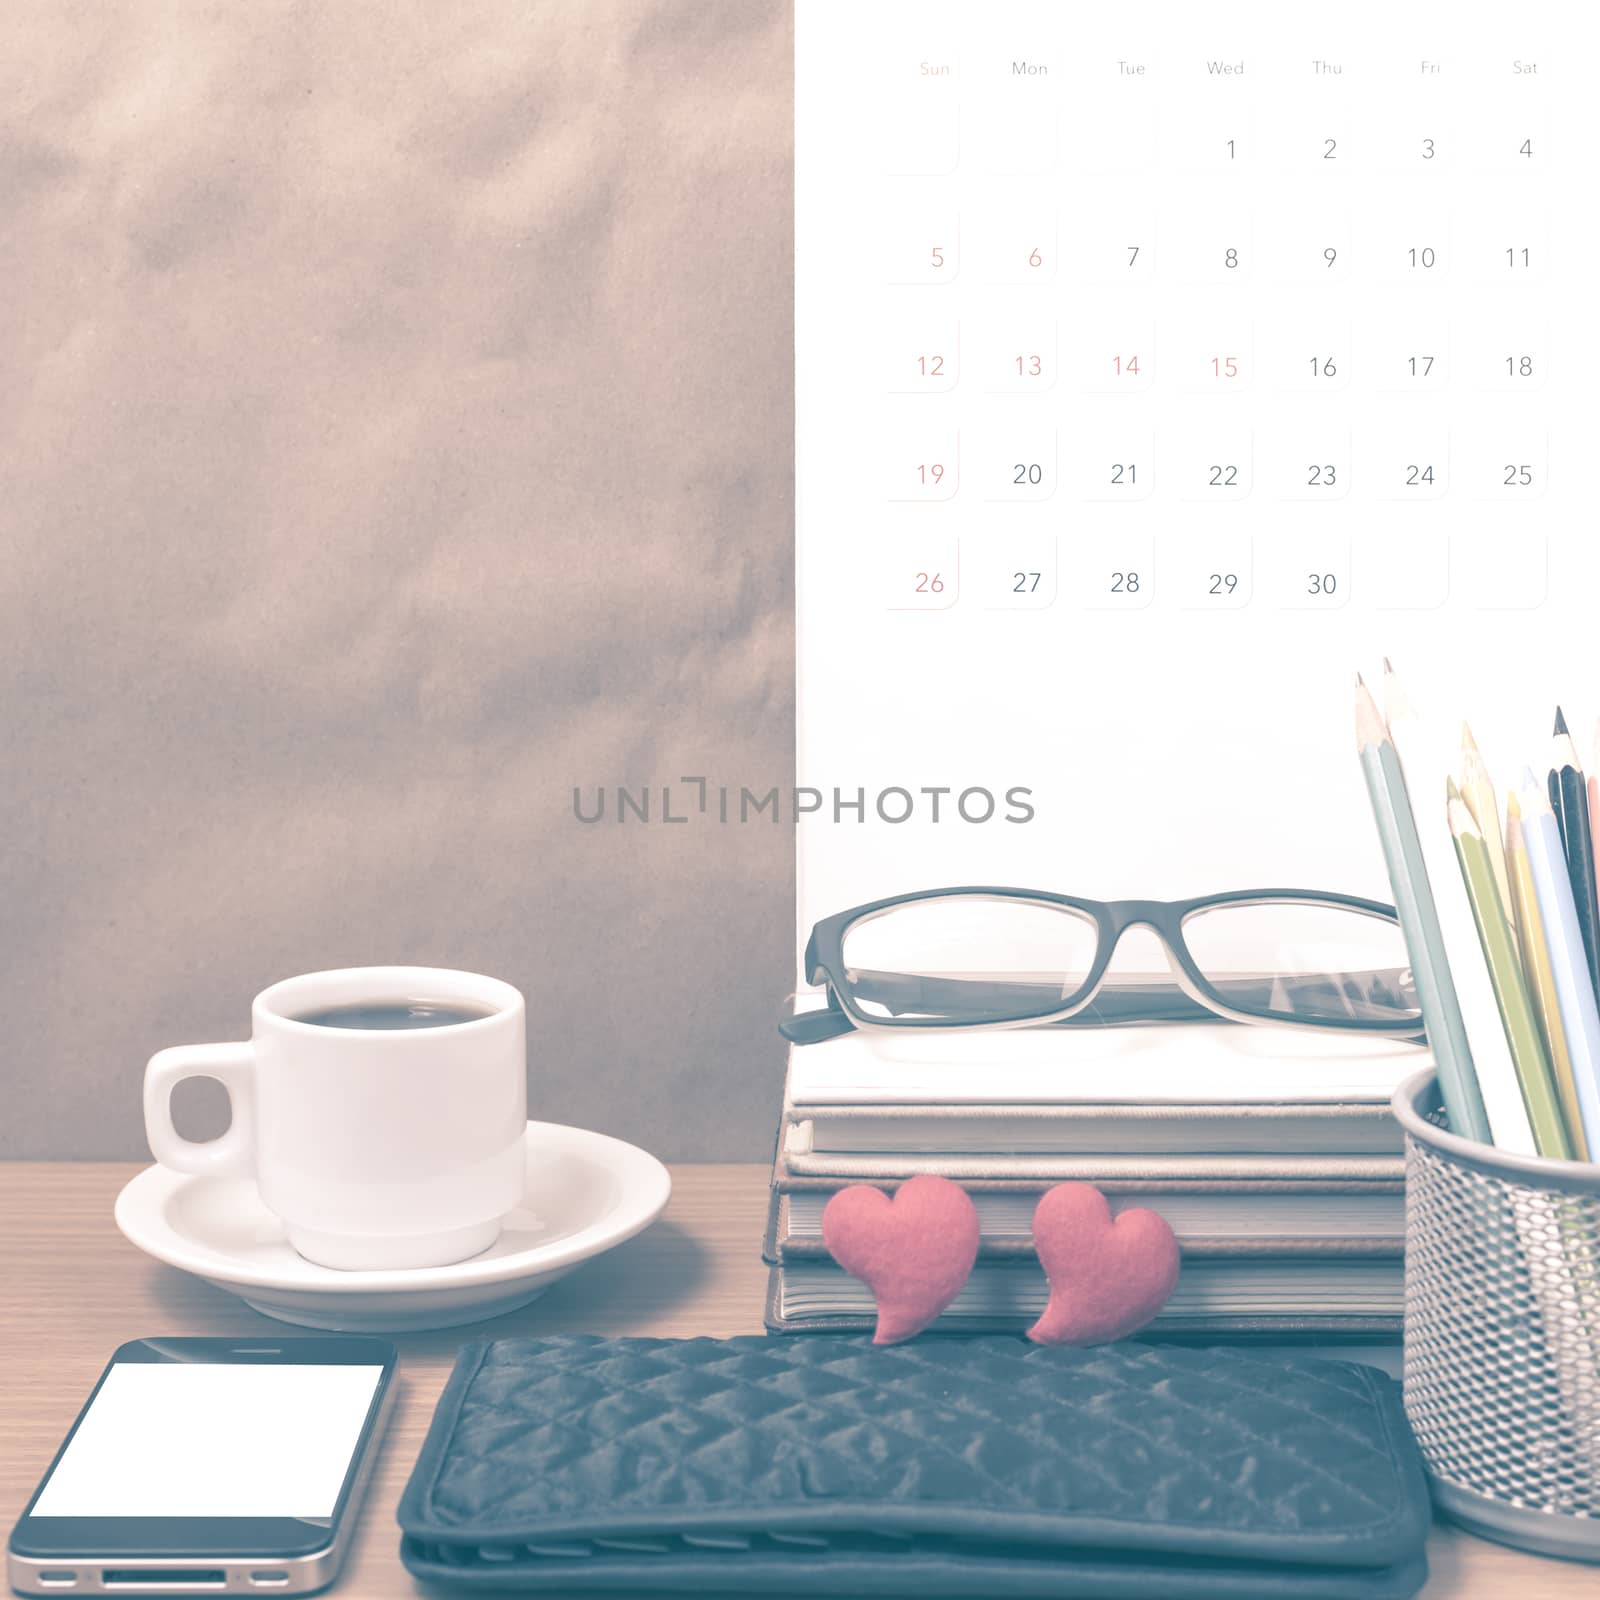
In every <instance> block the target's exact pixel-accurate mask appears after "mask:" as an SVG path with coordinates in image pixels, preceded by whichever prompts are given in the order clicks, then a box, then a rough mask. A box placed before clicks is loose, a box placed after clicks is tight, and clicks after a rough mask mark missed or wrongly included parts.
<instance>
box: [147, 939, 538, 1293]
mask: <svg viewBox="0 0 1600 1600" xmlns="http://www.w3.org/2000/svg"><path fill="white" fill-rule="evenodd" d="M417 999H427V1000H431V1001H436V1002H438V1003H440V1004H441V1005H446V1006H452V1005H453V1006H460V1007H462V1008H463V1009H472V1010H477V1011H482V1012H485V1013H487V1014H486V1015H483V1016H479V1017H474V1018H473V1019H472V1020H470V1021H465V1022H457V1023H451V1024H449V1025H447V1026H443V1027H438V1026H435V1027H417V1028H399V1029H376V1028H359V1027H357V1028H352V1027H329V1026H325V1025H322V1024H319V1023H312V1022H306V1021H303V1020H300V1019H301V1018H303V1017H305V1016H306V1015H307V1014H308V1013H314V1012H319V1011H324V1010H327V1009H329V1008H332V1007H338V1006H350V1005H358V1004H362V1003H377V1004H380V1005H382V1004H385V1003H399V1002H405V1001H411V1000H417ZM251 1019H252V1026H251V1037H250V1041H249V1043H247V1044H190V1045H179V1046H177V1047H176V1048H174V1049H170V1050H162V1051H160V1052H159V1053H158V1054H156V1055H154V1056H152V1057H151V1058H150V1064H149V1066H148V1067H147V1068H146V1069H145V1078H144V1125H145V1134H146V1136H147V1137H148V1139H149V1141H150V1149H151V1151H152V1152H153V1153H154V1155H155V1158H156V1160H157V1161H159V1162H160V1163H161V1165H162V1166H164V1167H171V1168H172V1169H173V1170H175V1171H177V1172H187V1173H194V1174H198V1175H201V1176H205V1177H234V1176H253V1177H254V1178H255V1181H256V1184H257V1186H258V1187H259V1189H260V1192H261V1199H262V1201H263V1202H264V1203H265V1205H266V1206H267V1209H268V1210H270V1211H272V1212H274V1213H276V1215H277V1216H278V1217H280V1218H281V1219H282V1221H283V1223H284V1226H285V1228H286V1230H287V1232H288V1236H289V1242H290V1243H291V1244H292V1245H293V1246H294V1248H295V1249H296V1250H298V1251H299V1252H300V1254H301V1255H303V1256H305V1257H306V1259H307V1260H309V1261H315V1262H317V1263H319V1264H320V1265H322V1266H327V1267H347V1268H360V1267H437V1266H444V1265H446V1264H447V1263H449V1262H452V1261H464V1260H465V1259H466V1258H467V1257H468V1256H473V1255H476V1254H477V1253H478V1252H479V1251H480V1250H486V1249H488V1247H489V1246H490V1245H491V1244H493V1243H494V1241H495V1240H496V1239H497V1238H498V1237H499V1234H500V1226H501V1222H502V1221H503V1219H504V1218H505V1216H506V1214H507V1213H508V1212H509V1211H511V1210H512V1209H513V1208H515V1207H516V1206H518V1205H520V1204H521V1203H522V1197H523V1192H524V1178H525V1173H524V1154H523V1149H524V1146H523V1137H524V1134H525V1132H526V1129H527V1123H528V1092H527V1080H526V1062H527V1046H526V1010H525V1008H524V1006H523V1002H522V996H521V995H520V994H519V993H518V992H517V991H516V990H515V989H514V988H512V986H511V985H510V984H509V983H501V982H499V981H498V980H497V979H494V978H484V977H479V976H478V975H477V974H475V973H471V972H451V971H448V970H446V969H444V968H438V967H347V968H345V969H343V970H341V971H337V972H313V973H310V974H308V975H307V976H305V977H302V978H287V979H285V980H284V981H283V982H282V983H275V984H273V985H272V987H271V988H270V989H263V990H262V991H261V993H260V994H258V995H257V996H256V998H255V1001H254V1002H253V1004H252V1006H251ZM191 1077H206V1078H216V1079H218V1080H219V1081H220V1082H221V1083H222V1085H223V1087H224V1088H225V1089H226V1090H227V1092H228V1099H229V1101H230V1102H231V1104H232V1108H233V1121H232V1123H231V1124H230V1126H229V1128H228V1131H227V1132H226V1133H225V1134H223V1135H222V1137H221V1138H220V1139H214V1140H211V1141H210V1142H208V1143H197V1142H195V1141H194V1140H192V1139H185V1138H184V1137H183V1136H182V1135H181V1134H179V1133H178V1131H177V1130H176V1129H175V1128H174V1127H173V1125H172V1104H171V1102H172V1090H173V1087H174V1086H175V1085H176V1084H178V1083H179V1082H181V1081H182V1080H183V1079H184V1078H191Z"/></svg>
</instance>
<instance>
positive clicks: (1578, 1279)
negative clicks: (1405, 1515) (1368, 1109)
mask: <svg viewBox="0 0 1600 1600" xmlns="http://www.w3.org/2000/svg"><path fill="white" fill-rule="evenodd" d="M1394 1112H1395V1115H1396V1117H1398V1118H1399V1120H1400V1125H1401V1127H1402V1128H1404V1130H1405V1135H1406V1316H1405V1329H1406V1334H1405V1338H1406V1345H1405V1403H1406V1415H1407V1416H1408V1417H1409V1418H1410V1420H1411V1426H1412V1429H1413V1430H1414V1431H1415V1433H1416V1436H1417V1441H1418V1443H1419V1444H1420V1445H1421V1447H1422V1456H1423V1460H1424V1461H1425V1462H1426V1464H1427V1468H1428V1475H1429V1478H1430V1480H1431V1483H1432V1488H1433V1494H1434V1499H1435V1501H1436V1502H1437V1504H1438V1505H1439V1507H1440V1509H1441V1510H1443V1511H1444V1512H1446V1513H1447V1514H1448V1515H1449V1516H1450V1517H1452V1518H1454V1519H1455V1520H1456V1521H1457V1522H1460V1523H1462V1524H1464V1525H1465V1526H1467V1527H1469V1528H1471V1529H1472V1530H1473V1531H1474V1532H1475V1533H1481V1534H1484V1535H1485V1536H1487V1537H1488V1538H1491V1539H1498V1540H1500V1541H1501V1542H1503V1543H1505V1544H1512V1545H1517V1546H1519V1547H1520V1548H1522V1549H1525V1550H1535V1551H1538V1552H1539V1553H1540V1554H1542V1555H1555V1556H1565V1557H1568V1558H1569V1559H1578V1560H1587V1561H1600V1166H1597V1165H1594V1164H1592V1163H1589V1162H1576V1161H1545V1160H1541V1159H1537V1158H1534V1157H1524V1156H1512V1155H1506V1154H1505V1153H1504V1152H1502V1151H1498V1150H1495V1149H1492V1148H1490V1147H1489V1146H1487V1145H1482V1144H1477V1143H1473V1142H1470V1141H1468V1140H1466V1139H1461V1138H1457V1137H1456V1136H1455V1135H1453V1134H1451V1133H1448V1132H1446V1131H1445V1128H1444V1114H1443V1112H1442V1110H1441V1109H1440V1098H1439V1088H1438V1083H1437V1081H1436V1078H1435V1075H1434V1073H1433V1070H1432V1069H1431V1068H1429V1069H1428V1070H1427V1071H1424V1072H1419V1073H1417V1074H1416V1075H1415V1076H1413V1077H1410V1078H1408V1079H1407V1080H1406V1081H1405V1082H1404V1083H1402V1084H1401V1085H1400V1087H1399V1088H1398V1089H1397V1090H1396V1091H1395V1096H1394Z"/></svg>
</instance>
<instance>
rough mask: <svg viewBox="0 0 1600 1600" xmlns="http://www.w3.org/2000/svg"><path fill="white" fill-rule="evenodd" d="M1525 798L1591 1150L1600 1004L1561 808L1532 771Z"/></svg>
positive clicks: (1597, 1126)
mask: <svg viewBox="0 0 1600 1600" xmlns="http://www.w3.org/2000/svg"><path fill="white" fill-rule="evenodd" d="M1521 802H1522V838H1523V843H1524V844H1525V845H1526V846H1527V851H1528V866H1529V869H1530V871H1531V872H1532V874H1533V888H1534V894H1535V897H1536V898H1537V899H1538V902H1539V920H1540V921H1541V922H1542V923H1543V924H1544V936H1545V942H1546V944H1547V945H1548V946H1549V950H1550V970H1551V972H1552V973H1553V974H1554V975H1555V981H1556V998H1557V1001H1558V1002H1559V1004H1560V1007H1561V1025H1562V1027H1563V1028H1565V1029H1566V1033H1567V1050H1568V1052H1569V1054H1570V1055H1571V1058H1572V1082H1573V1087H1574V1090H1575V1091H1576V1094H1577V1099H1578V1108H1579V1115H1580V1118H1581V1120H1582V1124H1583V1137H1584V1141H1585V1143H1587V1145H1588V1146H1589V1149H1590V1150H1591V1151H1595V1150H1600V1008H1597V1007H1596V1004H1595V993H1594V985H1593V984H1592V983H1591V982H1590V981H1589V964H1588V960H1587V957H1586V956H1585V954H1584V949H1583V934H1582V933H1581V931H1580V930H1579V927H1578V909H1577V905H1576V903H1575V901H1574V899H1573V894H1572V880H1571V879H1570V878H1569V877H1568V876H1567V858H1566V852H1565V851H1564V850H1563V848H1562V844H1561V833H1560V830H1559V829H1558V828H1557V827H1556V818H1555V813H1554V812H1553V811H1552V810H1551V809H1550V802H1549V800H1548V799H1547V798H1546V796H1545V794H1544V792H1543V791H1542V790H1541V789H1540V788H1539V785H1538V783H1537V782H1536V781H1535V779H1534V776H1533V773H1532V772H1531V771H1529V772H1525V773H1524V774H1523V776H1522V795H1521Z"/></svg>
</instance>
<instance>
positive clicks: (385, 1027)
mask: <svg viewBox="0 0 1600 1600" xmlns="http://www.w3.org/2000/svg"><path fill="white" fill-rule="evenodd" d="M493 1015H494V1012H493V1011H492V1010H485V1009H484V1008H483V1007H482V1006H471V1005H463V1004H462V1003H461V1002H460V1001H458V1000H356V1001H353V1002H352V1003H351V1004H349V1005H343V1006H324V1007H322V1008H321V1009H320V1010H317V1011H301V1012H298V1013H297V1014H296V1015H295V1018H294V1020H295V1021H296V1022H309V1023H310V1024H311V1025H312V1027H314V1028H368V1029H376V1030H378V1031H380V1032H386V1033H400V1032H404V1031H406V1030H408V1029H412V1028H450V1027H454V1026H455V1024H456V1023H458V1022H481V1021H482V1020H483V1019H484V1018H485V1017H492V1016H493Z"/></svg>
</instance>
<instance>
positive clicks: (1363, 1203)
mask: <svg viewBox="0 0 1600 1600" xmlns="http://www.w3.org/2000/svg"><path fill="white" fill-rule="evenodd" d="M1426 1061H1427V1055H1426V1052H1425V1051H1423V1050H1422V1049H1421V1048H1420V1047H1418V1046H1416V1045H1413V1044H1407V1043H1402V1042H1398V1041H1394V1040H1373V1039H1363V1038H1352V1037H1350V1036H1349V1035H1345V1034H1338V1033H1311V1032H1299V1031H1294V1030H1286V1029H1281V1028H1272V1027H1260V1028H1253V1027H1242V1026H1236V1025H1231V1024H1226V1023H1217V1024H1214V1025H1213V1024H1204V1023H1201V1024H1191V1025H1179V1026H1174V1025H1169V1026H1161V1027H1141V1028H1082V1029H1077V1028H1039V1029H1031V1030H1015V1031H1008V1032H999V1033H987V1034H985V1033H978V1034H973V1033H965V1034H960V1035H956V1034H948V1035H938V1034H932V1033H912V1032H909V1031H908V1032H907V1033H904V1034H898V1033H896V1034H890V1033H883V1032H874V1033H871V1034H867V1033H853V1034H847V1035H845V1036H844V1037H842V1038H838V1039H833V1040H830V1041H828V1042H826V1043H823V1044H813V1045H804V1046H794V1047H793V1048H791V1050H790V1055H789V1069H788V1077H787V1085H786V1090H785V1095H784V1107H783V1118H782V1123H781V1125H780V1127H779V1131H778V1141H777V1155H776V1160H775V1164H774V1169H773V1180H772V1203H771V1209H770V1213H769V1219H768V1228H767V1235H766V1241H765V1256H766V1259H767V1262H768V1264H769V1265H770V1267H771V1275H770V1288H769V1293H768V1303H767V1325H768V1327H769V1328H770V1329H772V1330H773V1331H774V1332H801V1331H808V1330H821V1329H827V1330H830V1331H831V1330H839V1329H855V1328H870V1327H871V1326H872V1323H873V1303H872V1297H871V1294H870V1293H869V1291H868V1290H867V1288H866V1286H865V1284H862V1283H860V1282H858V1281H857V1280H856V1279H854V1278H852V1277H850V1276H849V1275H848V1274H846V1273H845V1272H844V1271H843V1270H842V1269H841V1268H840V1267H838V1266H837V1265H836V1264H835V1263H834V1262H833V1260H832V1259H831V1257H830V1256H829V1255H828V1252H827V1249H826V1247H825V1245H824V1244H823V1240H822V1212H823V1208H824V1207H825V1206H826V1205H827V1202H828V1199H829V1197H830V1196H831V1195H832V1194H833V1193H835V1192H836V1191H837V1190H839V1189H842V1188H846V1187H848V1186H849V1185H850V1184H853V1183H871V1184H876V1185H879V1186H880V1187H882V1188H885V1189H890V1190H892V1189H893V1188H894V1187H895V1186H896V1185H897V1184H898V1183H900V1182H901V1181H903V1180H904V1179H906V1178H910V1177H913V1176H915V1175H916V1174H918V1173H924V1172H933V1173H939V1174H941V1175H942V1176H944V1177H948V1178H951V1179H954V1180H955V1181H956V1182H958V1183H960V1184H961V1185H962V1186H963V1187H964V1188H965V1189H966V1190H967V1191H968V1192H969V1193H970V1194H971V1195H972V1198H973V1201H974V1203H975V1204H976V1206H977V1211H978V1218H979V1222H980V1226H981V1235H982V1242H981V1245H980V1248H979V1255H978V1262H977V1265H976V1267H975V1268H974V1269H973V1273H972V1276H971V1278H970V1280H969V1281H968V1283H967V1285H966V1286H965V1288H963V1289H962V1291H961V1293H960V1295H959V1296H958V1297H957V1299H956V1300H955V1301H954V1303H953V1304H952V1305H951V1307H950V1308H949V1310H948V1311H947V1312H946V1313H945V1315H944V1316H943V1317H942V1318H941V1319H940V1321H939V1323H938V1324H936V1326H937V1327H940V1328H946V1329H950V1330H960V1331H1011V1330H1020V1329H1023V1328H1026V1327H1027V1326H1028V1325H1029V1324H1030V1323H1031V1322H1032V1321H1033V1320H1034V1319H1035V1318H1036V1317H1037V1316H1038V1315H1039V1313H1040V1312H1041V1311H1042V1310H1043V1308H1044V1303H1045V1297H1046V1285H1045V1279H1044V1274H1043V1271H1042V1269H1041V1268H1040V1266H1039V1264H1038V1260H1037V1258H1036V1256H1035V1254H1034V1250H1033V1245H1032V1240H1031V1223H1032V1217H1033V1208H1034V1206H1035V1205H1036V1204H1037V1202H1038V1199H1039V1196H1040V1195H1041V1194H1043V1193H1044V1191H1045V1190H1046V1189H1048V1188H1049V1187H1050V1186H1051V1185H1052V1184H1055V1183H1059V1182H1062V1181H1063V1180H1066V1179H1078V1180H1082V1181H1085V1182H1088V1183H1092V1184H1094V1185H1095V1186H1096V1187H1097V1188H1099V1189H1100V1190H1101V1191H1102V1192H1103V1193H1104V1194H1105V1195H1106V1196H1107V1198H1108V1199H1109V1200H1110V1202H1111V1206H1112V1210H1113V1211H1114V1212H1115V1211H1121V1210H1124V1209H1126V1208H1128V1207H1130V1206H1147V1207H1149V1208H1150V1209H1152V1210H1155V1211H1159V1212H1160V1213H1161V1214H1162V1215H1163V1216H1164V1217H1165V1218H1166V1219H1167V1221H1168V1222H1169V1223H1170V1224H1171V1226H1172V1229H1173V1231H1174V1233H1175V1234H1176V1235H1177V1238H1178V1242H1179V1244H1180V1246H1181V1247H1182V1250H1183V1271H1182V1274H1181V1277H1180V1280H1179V1283H1178V1287H1177V1289H1176V1291H1175V1293H1174V1294H1173V1296H1172V1299H1171V1300H1170V1301H1169V1302H1168V1304H1167V1306H1166V1308H1165V1310H1164V1311H1163V1312H1162V1314H1161V1316H1160V1317H1159V1318H1158V1319H1157V1321H1156V1322H1155V1323H1154V1324H1153V1325H1152V1328H1151V1331H1152V1332H1155V1333H1171V1334H1180V1333H1191V1334H1199V1335H1211V1334H1241V1333H1251V1334H1263V1335H1274V1334H1295V1335H1300V1334H1306V1333H1310V1334H1315V1335H1323V1336H1328V1335H1331V1336H1339V1335H1343V1334H1351V1335H1360V1336H1364V1337H1367V1338H1371V1337H1372V1336H1375V1335H1376V1336H1389V1335H1392V1334H1396V1333H1398V1331H1399V1328H1400V1318H1401V1311H1402V1302H1403V1292H1404V1285H1403V1265H1404V1259H1403V1258H1404V1245H1405V1195H1404V1155H1403V1140H1402V1138H1401V1135H1400V1130H1399V1127H1398V1126H1397V1124H1396V1123H1395V1121H1394V1119H1393V1117H1392V1116H1391V1115H1390V1112H1389V1097H1390V1095H1391V1093H1392V1092H1393V1090H1394V1087H1395V1085H1396V1084H1397V1083H1398V1082H1399V1081H1400V1080H1401V1079H1402V1078H1404V1077H1406V1076H1408V1075H1409V1074H1410V1073H1411V1072H1414V1071H1415V1070H1417V1068H1418V1067H1419V1066H1420V1065H1423V1064H1425V1063H1426Z"/></svg>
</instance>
